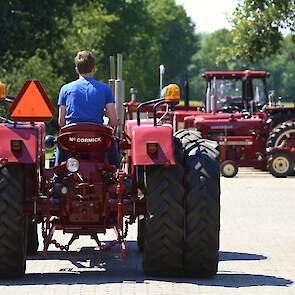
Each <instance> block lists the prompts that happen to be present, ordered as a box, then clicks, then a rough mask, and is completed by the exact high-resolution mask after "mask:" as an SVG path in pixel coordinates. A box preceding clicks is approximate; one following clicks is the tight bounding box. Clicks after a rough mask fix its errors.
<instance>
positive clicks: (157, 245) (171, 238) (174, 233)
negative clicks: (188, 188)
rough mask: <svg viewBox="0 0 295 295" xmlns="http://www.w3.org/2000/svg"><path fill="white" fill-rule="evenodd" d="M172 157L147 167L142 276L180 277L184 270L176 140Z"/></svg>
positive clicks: (180, 177)
mask: <svg viewBox="0 0 295 295" xmlns="http://www.w3.org/2000/svg"><path fill="white" fill-rule="evenodd" d="M175 158H176V165H173V166H169V167H164V166H151V167H146V194H145V198H146V206H147V216H146V220H145V230H144V249H143V271H144V273H145V275H150V276H180V275H182V273H183V256H182V254H183V239H184V208H183V197H184V189H183V173H184V169H183V164H182V161H183V155H182V149H181V147H180V146H179V141H178V140H176V144H175Z"/></svg>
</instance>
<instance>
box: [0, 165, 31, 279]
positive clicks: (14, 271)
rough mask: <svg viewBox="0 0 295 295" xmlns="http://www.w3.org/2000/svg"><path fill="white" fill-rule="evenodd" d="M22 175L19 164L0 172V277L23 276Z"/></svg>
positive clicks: (23, 195)
mask: <svg viewBox="0 0 295 295" xmlns="http://www.w3.org/2000/svg"><path fill="white" fill-rule="evenodd" d="M24 177H25V173H24V170H23V167H22V166H21V165H13V164H10V165H7V166H5V167H2V168H1V170H0V277H1V278H17V277H22V276H23V275H24V274H25V269H26V244H27V237H26V235H27V218H26V217H25V215H24V211H23V203H24V199H25V194H24V187H25V186H24Z"/></svg>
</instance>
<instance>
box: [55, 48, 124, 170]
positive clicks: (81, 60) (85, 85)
mask: <svg viewBox="0 0 295 295" xmlns="http://www.w3.org/2000/svg"><path fill="white" fill-rule="evenodd" d="M75 70H76V73H77V74H78V75H79V78H78V79H77V80H75V81H72V82H70V83H68V84H65V85H64V86H62V88H61V90H60V93H59V99H58V106H59V116H58V124H59V126H60V127H63V126H65V125H69V124H73V123H86V122H87V123H93V124H99V125H102V124H103V116H104V113H105V111H106V115H107V117H108V118H109V123H110V125H111V127H112V128H113V129H114V132H115V131H116V128H117V126H118V119H117V114H116V108H115V99H114V97H113V94H112V89H111V88H110V87H109V86H108V85H107V84H105V83H102V82H100V81H97V80H95V79H94V78H93V76H94V74H95V72H96V67H95V57H94V56H93V54H92V53H91V52H89V51H80V52H78V53H77V55H76V57H75ZM107 157H108V161H109V163H110V164H112V165H115V166H118V165H119V153H118V147H117V144H116V143H114V144H113V146H112V148H111V149H110V151H109V152H108V155H107ZM66 158H67V155H66V153H65V151H63V150H62V149H61V148H60V147H59V148H58V149H57V155H56V164H59V163H61V162H62V161H64V160H66Z"/></svg>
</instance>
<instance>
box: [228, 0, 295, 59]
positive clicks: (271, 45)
mask: <svg viewBox="0 0 295 295" xmlns="http://www.w3.org/2000/svg"><path fill="white" fill-rule="evenodd" d="M231 24H232V26H233V29H232V34H233V43H234V46H233V47H232V48H231V51H230V56H231V57H234V58H240V59H243V60H246V61H250V62H257V61H259V60H261V59H264V58H265V57H267V56H270V55H272V54H275V53H276V52H277V51H278V50H279V48H280V43H281V41H282V30H283V29H289V30H290V31H291V33H292V34H294V32H295V0H256V1H253V0H244V1H242V2H241V3H239V4H238V6H237V8H236V10H235V12H234V13H233V16H232V18H231Z"/></svg>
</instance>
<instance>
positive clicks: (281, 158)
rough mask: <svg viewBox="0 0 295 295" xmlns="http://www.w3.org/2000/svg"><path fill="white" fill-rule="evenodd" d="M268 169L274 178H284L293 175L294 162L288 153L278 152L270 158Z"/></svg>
mask: <svg viewBox="0 0 295 295" xmlns="http://www.w3.org/2000/svg"><path fill="white" fill-rule="evenodd" d="M267 169H268V171H269V172H270V173H271V174H272V175H273V176H275V177H277V178H284V177H287V176H288V175H291V174H292V172H293V169H294V162H293V160H292V157H291V156H290V155H289V154H288V153H284V152H277V153H274V154H272V155H270V156H269V158H268V160H267Z"/></svg>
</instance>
